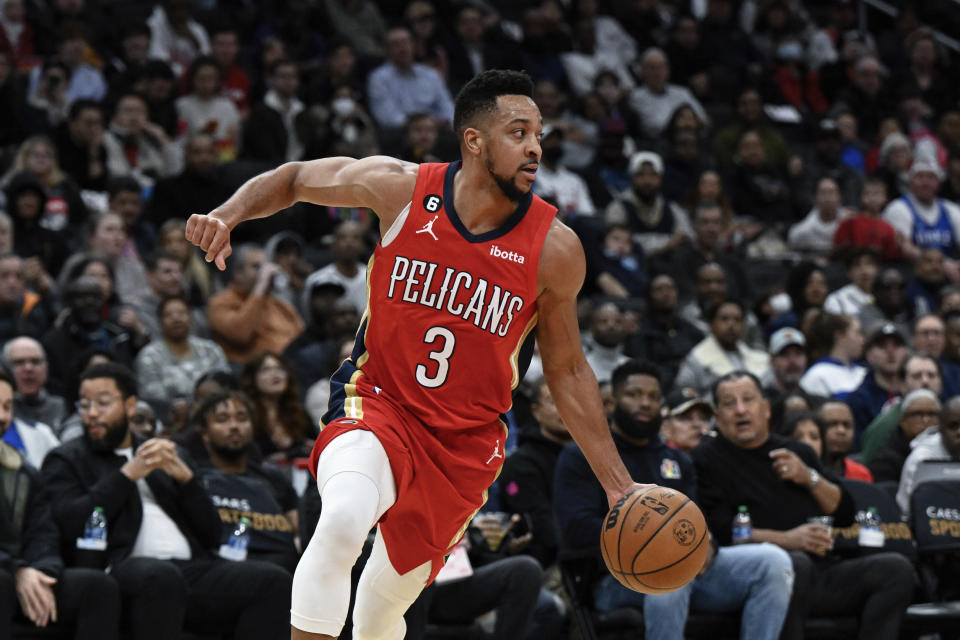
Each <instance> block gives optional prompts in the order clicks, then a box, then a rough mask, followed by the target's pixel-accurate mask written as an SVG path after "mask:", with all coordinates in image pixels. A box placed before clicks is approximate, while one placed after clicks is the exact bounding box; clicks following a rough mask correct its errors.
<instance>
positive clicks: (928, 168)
mask: <svg viewBox="0 0 960 640" xmlns="http://www.w3.org/2000/svg"><path fill="white" fill-rule="evenodd" d="M918 173H932V174H933V175H935V176H937V180H943V169H941V168H940V165H939V164H937V163H936V161H933V160H927V159H926V158H923V159H917V160H914V161H913V164H912V165H910V171H909V173H908V175H909V176H910V177H911V178H912V177H913V176H915V175H917V174H918Z"/></svg>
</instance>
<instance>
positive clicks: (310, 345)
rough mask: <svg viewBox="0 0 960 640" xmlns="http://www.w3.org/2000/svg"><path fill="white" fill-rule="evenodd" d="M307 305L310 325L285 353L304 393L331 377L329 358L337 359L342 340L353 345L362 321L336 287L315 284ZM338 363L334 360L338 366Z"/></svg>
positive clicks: (333, 284) (340, 290)
mask: <svg viewBox="0 0 960 640" xmlns="http://www.w3.org/2000/svg"><path fill="white" fill-rule="evenodd" d="M310 304H311V306H310V313H309V315H310V317H311V318H312V319H311V321H310V323H309V324H308V325H307V328H306V329H304V330H303V333H301V334H300V335H299V336H297V337H296V338H294V340H293V342H291V343H290V344H289V346H287V348H286V350H285V351H284V356H285V357H286V358H287V360H288V361H289V362H290V365H291V367H292V368H293V371H294V373H295V377H296V379H297V382H298V384H299V385H300V388H301V389H303V390H304V391H306V390H307V389H309V388H310V387H311V386H312V385H313V384H314V383H316V382H317V381H318V380H320V379H321V378H324V377H326V376H327V375H329V374H330V373H332V372H331V371H329V370H328V368H327V365H328V363H329V362H330V361H331V357H332V356H334V357H335V356H336V354H337V353H338V352H339V350H338V347H339V345H340V344H342V343H343V342H344V341H345V340H349V341H350V343H351V345H352V344H353V343H354V342H355V341H356V340H355V336H356V333H357V326H359V324H360V317H361V316H360V314H359V313H358V312H357V310H356V309H355V308H354V306H353V303H352V302H350V301H349V300H347V299H346V298H344V297H343V288H342V287H340V285H339V284H337V283H331V282H326V283H325V282H319V281H315V282H314V285H313V288H312V289H311V295H310ZM351 350H352V347H351ZM341 360H342V358H341V359H338V360H337V366H339V365H340V362H341Z"/></svg>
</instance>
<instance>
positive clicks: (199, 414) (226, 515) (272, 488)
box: [194, 391, 299, 574]
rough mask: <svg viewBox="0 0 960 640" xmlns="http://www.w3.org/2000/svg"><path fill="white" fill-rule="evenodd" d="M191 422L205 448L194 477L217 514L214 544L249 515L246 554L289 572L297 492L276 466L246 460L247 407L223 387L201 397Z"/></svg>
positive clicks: (239, 396)
mask: <svg viewBox="0 0 960 640" xmlns="http://www.w3.org/2000/svg"><path fill="white" fill-rule="evenodd" d="M195 415H196V417H195V419H194V420H195V422H196V423H197V425H198V427H199V431H200V437H201V438H202V439H203V444H204V446H205V447H206V450H207V455H208V458H209V463H208V466H206V465H205V468H202V469H201V471H200V482H201V483H202V484H203V488H204V489H205V490H206V492H207V495H209V496H210V498H211V499H212V500H213V504H214V506H215V507H217V512H218V513H219V515H220V521H221V527H220V545H221V546H222V545H225V544H227V543H228V542H229V540H230V536H231V535H233V531H234V529H236V527H237V523H238V522H239V521H240V518H242V517H245V518H247V519H249V520H250V525H249V531H250V546H249V547H248V550H247V558H248V559H251V560H263V561H266V562H272V563H274V564H276V565H279V566H281V567H283V568H284V569H286V570H287V571H289V572H290V573H291V574H293V571H294V569H296V568H297V560H298V559H299V555H298V553H297V547H296V545H295V544H294V540H295V538H296V537H297V526H298V522H299V519H298V513H297V493H296V492H295V491H294V490H293V487H292V486H291V485H290V482H289V481H287V480H286V479H285V478H284V477H283V476H282V475H280V474H279V472H277V471H273V470H268V469H265V468H263V467H261V466H260V465H258V464H256V463H253V462H251V461H250V460H249V452H250V448H251V445H252V444H253V407H252V406H251V405H250V401H249V400H248V399H247V397H246V396H244V395H243V394H242V393H239V392H237V391H225V392H223V393H218V394H216V395H213V396H210V397H209V398H205V399H204V400H203V402H202V403H200V405H199V406H198V407H197V410H196V411H195Z"/></svg>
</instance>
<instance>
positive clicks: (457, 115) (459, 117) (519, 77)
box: [453, 69, 533, 137]
mask: <svg viewBox="0 0 960 640" xmlns="http://www.w3.org/2000/svg"><path fill="white" fill-rule="evenodd" d="M515 95H516V96H527V97H528V98H533V80H531V79H530V76H529V75H527V74H526V73H525V72H523V71H510V70H505V69H490V70H488V71H484V72H482V73H479V74H477V75H476V76H474V78H473V80H471V81H470V82H468V83H467V84H465V85H464V86H463V89H461V90H460V93H458V94H457V99H456V102H455V103H454V106H453V130H454V131H455V132H456V134H457V136H458V137H462V136H463V132H464V131H466V129H467V127H469V126H470V123H472V122H473V120H474V118H476V117H477V116H478V115H480V114H484V113H490V112H492V111H493V110H494V109H495V108H496V106H497V98H499V97H500V96H515Z"/></svg>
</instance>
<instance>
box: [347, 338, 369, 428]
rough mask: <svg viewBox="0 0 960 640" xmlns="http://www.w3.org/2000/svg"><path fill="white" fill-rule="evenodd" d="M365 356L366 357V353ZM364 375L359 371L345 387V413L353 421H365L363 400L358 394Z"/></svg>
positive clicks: (354, 373)
mask: <svg viewBox="0 0 960 640" xmlns="http://www.w3.org/2000/svg"><path fill="white" fill-rule="evenodd" d="M363 355H364V356H366V355H367V354H366V352H364V354H363ZM362 375H363V371H360V370H359V369H357V370H356V371H354V372H353V375H352V376H350V382H348V383H347V384H345V385H343V392H344V393H345V394H346V395H347V397H346V398H345V399H344V401H343V412H344V414H346V416H347V417H348V418H351V419H353V420H363V398H361V397H360V394H358V393H357V380H359V379H360V376H362Z"/></svg>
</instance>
